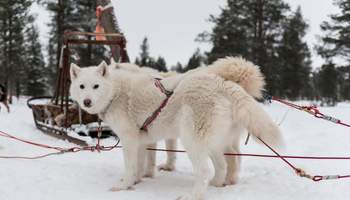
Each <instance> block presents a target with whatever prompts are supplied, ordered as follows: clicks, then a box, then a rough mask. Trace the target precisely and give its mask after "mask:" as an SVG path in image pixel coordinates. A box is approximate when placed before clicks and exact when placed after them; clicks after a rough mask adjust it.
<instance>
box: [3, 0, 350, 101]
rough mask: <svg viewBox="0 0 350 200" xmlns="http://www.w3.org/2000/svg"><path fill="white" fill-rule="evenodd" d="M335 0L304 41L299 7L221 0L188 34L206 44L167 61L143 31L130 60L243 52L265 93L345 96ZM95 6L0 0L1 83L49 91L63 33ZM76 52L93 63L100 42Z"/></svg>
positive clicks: (349, 70)
mask: <svg viewBox="0 0 350 200" xmlns="http://www.w3.org/2000/svg"><path fill="white" fill-rule="evenodd" d="M34 3H38V4H40V5H41V6H43V7H44V8H45V9H47V10H48V11H49V12H50V14H51V15H50V16H51V19H50V20H51V22H50V23H49V24H48V26H49V28H50V34H49V35H50V38H49V42H48V44H46V45H43V44H40V42H39V33H38V27H37V26H36V25H35V20H36V16H34V15H32V14H30V8H31V6H32V4H34ZM334 4H335V5H336V6H337V7H339V9H340V12H339V13H334V14H333V15H331V16H329V19H328V20H327V21H324V22H323V23H322V24H320V25H319V26H320V27H321V29H322V31H323V33H322V35H321V36H320V38H319V42H318V44H317V45H315V46H309V45H308V44H307V42H306V41H305V35H306V33H307V32H308V27H309V25H308V23H307V20H306V19H305V18H304V17H303V12H302V9H301V8H300V7H299V8H297V9H295V10H293V9H291V7H290V6H289V5H288V3H286V2H285V1H284V0H269V1H264V0H247V1H240V0H227V3H226V5H225V6H224V7H222V8H221V13H220V14H219V15H216V16H214V15H211V16H208V18H209V20H208V21H209V22H208V23H212V25H213V28H212V30H210V31H204V30H203V32H202V33H198V37H196V38H193V39H194V40H196V41H198V42H199V43H208V44H210V45H211V47H212V48H211V50H209V51H207V52H203V51H201V50H200V49H198V50H197V51H195V52H194V53H193V55H192V56H191V57H190V59H189V60H188V61H179V62H178V64H177V65H175V66H167V64H166V58H164V57H153V56H152V55H150V53H149V49H150V48H151V46H152V44H149V42H148V40H147V38H146V37H145V39H144V40H143V42H142V44H140V54H139V56H138V57H137V58H131V59H132V61H133V62H135V63H136V64H139V65H141V66H149V67H152V68H155V69H157V70H160V71H167V70H174V71H177V72H180V73H181V72H186V71H188V70H191V69H194V68H196V67H199V66H201V65H204V64H210V63H212V62H213V61H215V60H216V59H218V58H222V57H225V56H242V57H244V58H246V59H248V60H250V61H252V62H254V63H255V64H257V65H259V66H260V67H261V69H262V71H263V73H264V74H265V76H266V81H267V86H266V89H267V91H268V93H270V94H272V95H275V96H279V97H283V98H288V99H291V100H301V99H308V100H322V102H324V103H326V104H328V105H334V104H335V103H336V102H339V101H346V100H350V63H349V58H350V53H349V51H350V42H349V41H350V32H349V31H348V30H349V28H350V27H349V22H350V17H349V14H350V1H349V0H334ZM95 9H96V1H86V0H74V1H73V0H64V1H63V0H39V1H34V0H2V1H0V28H1V32H0V65H1V67H0V82H1V84H3V85H5V86H6V87H7V90H8V91H9V94H10V95H13V96H20V95H28V96H38V95H51V94H52V91H53V88H54V85H55V84H56V78H57V67H58V61H59V57H60V49H61V45H62V42H63V41H62V40H63V39H62V36H63V33H64V32H65V31H67V30H71V31H75V30H77V31H86V32H93V31H94V29H95V24H96V19H95ZM203 20H205V19H203ZM126 35H127V34H126ZM312 49H315V50H316V51H317V53H318V54H319V55H320V56H322V58H324V64H323V65H322V66H314V65H313V63H312V59H311V50H312ZM76 51H77V52H78V54H79V56H80V57H79V59H78V60H79V61H78V62H79V64H82V65H90V64H96V63H97V62H99V61H100V60H101V59H103V58H104V56H105V54H104V51H105V49H104V48H97V47H93V48H92V47H77V48H76ZM44 55H45V56H47V57H45V58H44ZM338 60H342V61H343V62H341V64H338V62H336V61H338Z"/></svg>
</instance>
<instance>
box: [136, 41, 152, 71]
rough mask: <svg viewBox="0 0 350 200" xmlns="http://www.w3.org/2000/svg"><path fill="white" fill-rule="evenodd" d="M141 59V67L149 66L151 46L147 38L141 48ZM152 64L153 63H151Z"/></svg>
mask: <svg viewBox="0 0 350 200" xmlns="http://www.w3.org/2000/svg"><path fill="white" fill-rule="evenodd" d="M140 50H141V52H140V57H139V65H140V66H149V64H150V62H152V61H150V58H151V57H150V55H149V44H148V38H147V37H145V38H144V39H143V41H142V43H141V46H140ZM151 64H152V63H151Z"/></svg>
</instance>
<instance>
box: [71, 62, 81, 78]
mask: <svg viewBox="0 0 350 200" xmlns="http://www.w3.org/2000/svg"><path fill="white" fill-rule="evenodd" d="M80 71H81V68H80V67H79V66H78V65H76V64H74V63H71V64H70V77H71V79H76V78H77V77H78V74H79V73H80Z"/></svg>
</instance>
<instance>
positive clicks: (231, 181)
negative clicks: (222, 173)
mask: <svg viewBox="0 0 350 200" xmlns="http://www.w3.org/2000/svg"><path fill="white" fill-rule="evenodd" d="M237 183H238V178H237V177H232V178H226V181H225V185H235V184H237Z"/></svg>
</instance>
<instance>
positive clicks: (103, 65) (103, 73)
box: [97, 61, 108, 76]
mask: <svg viewBox="0 0 350 200" xmlns="http://www.w3.org/2000/svg"><path fill="white" fill-rule="evenodd" d="M97 72H98V73H99V74H100V75H101V76H107V74H108V65H107V63H106V62H105V61H102V62H101V64H99V65H98V66H97Z"/></svg>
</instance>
